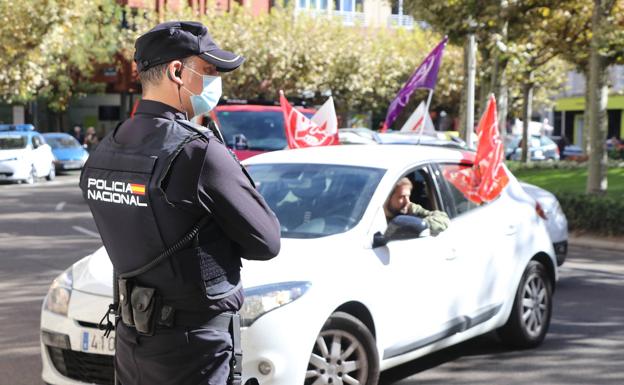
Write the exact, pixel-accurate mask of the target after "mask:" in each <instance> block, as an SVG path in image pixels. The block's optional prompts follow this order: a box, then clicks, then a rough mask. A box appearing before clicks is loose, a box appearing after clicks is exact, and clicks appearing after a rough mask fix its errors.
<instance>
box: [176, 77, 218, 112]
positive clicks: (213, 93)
mask: <svg viewBox="0 0 624 385" xmlns="http://www.w3.org/2000/svg"><path fill="white" fill-rule="evenodd" d="M185 68H186V69H188V70H190V71H191V72H193V73H194V74H196V75H198V76H201V77H202V80H203V88H202V91H201V93H200V94H199V95H195V94H193V93H192V92H191V91H189V89H188V88H186V87H184V86H182V88H184V89H185V90H186V92H188V93H189V94H191V105H192V106H193V116H192V117H193V118H194V117H196V116H199V115H204V114H207V113H208V112H210V111H212V109H213V108H215V107H216V106H217V103H219V99H221V92H222V89H221V77H220V76H210V75H202V74H200V73H198V72H196V71H195V70H193V69H192V68H190V67H185Z"/></svg>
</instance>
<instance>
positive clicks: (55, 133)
mask: <svg viewBox="0 0 624 385" xmlns="http://www.w3.org/2000/svg"><path fill="white" fill-rule="evenodd" d="M41 135H43V136H45V137H50V138H53V137H55V136H71V135H69V134H67V133H64V132H45V133H43V134H41ZM71 137H72V138H73V136H71Z"/></svg>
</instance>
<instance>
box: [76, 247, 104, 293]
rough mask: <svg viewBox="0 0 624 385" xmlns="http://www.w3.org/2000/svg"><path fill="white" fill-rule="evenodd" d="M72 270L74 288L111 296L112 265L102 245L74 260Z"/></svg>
mask: <svg viewBox="0 0 624 385" xmlns="http://www.w3.org/2000/svg"><path fill="white" fill-rule="evenodd" d="M72 270H73V271H72V272H73V275H74V287H73V289H74V290H78V291H82V292H85V293H90V294H96V295H104V296H109V297H112V296H113V265H112V264H111V261H110V259H108V254H107V253H106V249H105V248H104V246H102V247H100V248H99V249H97V250H96V251H95V252H94V253H93V254H91V255H87V256H86V257H84V258H82V259H81V260H79V261H78V262H76V263H75V264H74V266H73V269H72Z"/></svg>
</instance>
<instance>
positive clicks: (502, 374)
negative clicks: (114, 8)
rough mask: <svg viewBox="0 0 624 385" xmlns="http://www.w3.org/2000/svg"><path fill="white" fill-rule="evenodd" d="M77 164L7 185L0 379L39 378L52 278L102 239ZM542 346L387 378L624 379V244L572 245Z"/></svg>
mask: <svg viewBox="0 0 624 385" xmlns="http://www.w3.org/2000/svg"><path fill="white" fill-rule="evenodd" d="M94 232H95V224H94V223H93V220H92V218H91V215H90V214H89V213H88V210H87V207H86V205H85V204H84V203H83V202H82V198H81V196H80V192H79V190H78V188H77V173H73V174H70V175H64V176H60V177H59V178H57V180H55V181H54V182H45V181H41V182H40V183H39V184H36V185H34V186H27V185H0V263H1V265H0V266H2V268H1V269H0V294H1V295H2V300H0V323H1V325H2V326H1V327H0V383H2V384H4V383H6V384H11V385H22V384H24V385H26V384H28V385H30V384H41V380H40V374H41V363H40V358H39V354H40V352H39V312H40V308H41V303H42V299H43V297H44V296H45V293H46V291H47V289H48V286H49V284H50V282H51V281H52V279H54V277H55V276H56V275H58V274H59V273H60V272H62V271H63V270H64V269H65V268H67V267H68V266H70V265H71V264H72V263H73V262H75V261H77V260H78V259H80V258H82V257H83V256H84V255H86V254H88V253H90V252H92V251H94V250H95V249H97V248H98V247H99V246H100V244H101V242H100V240H99V239H98V238H96V237H94V234H93V233H94ZM561 273H562V274H561V280H560V282H559V285H558V288H557V292H556V294H555V295H556V297H555V308H554V318H553V321H552V325H551V330H550V333H549V335H548V337H547V340H546V342H545V343H544V345H543V346H541V347H540V348H538V349H535V350H530V351H509V350H505V349H504V348H502V347H501V346H500V345H499V344H498V343H497V341H496V338H495V337H494V336H492V335H487V336H484V337H480V338H478V339H475V340H472V341H469V342H467V343H464V344H462V345H460V346H458V347H454V348H450V349H446V350H444V351H443V352H440V353H437V354H434V355H433V356H431V357H428V358H426V359H420V360H416V361H412V362H410V363H408V364H405V365H402V366H400V367H398V368H395V369H392V370H390V371H388V372H386V373H384V374H383V375H382V379H381V384H382V385H416V384H418V385H423V384H446V385H448V384H451V385H454V384H510V385H515V384H540V385H542V384H553V385H554V384H557V385H559V384H561V385H563V384H566V385H570V384H573V385H590V384H591V385H593V384H600V385H603V384H605V385H611V384H612V385H616V384H617V385H621V384H624V300H622V298H624V253H622V252H613V251H606V250H597V249H589V248H583V247H573V248H571V249H570V256H569V260H568V261H567V262H566V264H565V265H564V267H563V268H562V269H561Z"/></svg>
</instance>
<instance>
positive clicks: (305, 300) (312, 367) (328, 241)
mask: <svg viewBox="0 0 624 385" xmlns="http://www.w3.org/2000/svg"><path fill="white" fill-rule="evenodd" d="M473 157H474V154H473V153H471V152H466V151H462V150H457V149H448V148H439V147H432V146H418V147H415V146H413V145H408V146H401V145H388V146H378V145H370V146H368V145H361V146H330V147H323V148H311V149H301V150H285V151H276V152H270V153H266V154H261V155H258V156H255V157H253V158H249V159H247V160H246V162H245V164H246V166H247V169H248V170H249V172H250V173H251V175H252V176H253V178H254V179H255V180H256V181H257V185H258V189H259V191H260V192H261V193H262V194H263V195H264V197H265V198H266V200H267V202H268V203H269V204H270V205H271V207H272V208H273V210H274V211H275V212H276V214H277V215H278V217H279V219H280V223H281V225H282V249H281V251H280V254H279V255H278V256H277V257H276V258H274V259H272V260H270V261H264V262H255V261H244V266H243V284H244V287H245V294H246V300H245V304H244V306H243V309H242V310H241V315H242V318H243V322H242V323H243V329H242V341H243V349H244V358H243V371H244V373H243V376H244V381H243V382H245V381H246V380H247V379H249V378H252V377H255V378H257V379H258V380H259V383H260V384H263V385H297V384H299V385H304V384H305V385H310V384H342V383H345V384H376V383H377V379H378V376H379V373H380V371H383V370H386V369H388V368H391V367H394V366H397V365H399V364H402V363H404V362H407V361H410V360H413V359H416V358H418V357H421V356H424V355H426V354H429V353H431V352H434V351H437V350H440V349H442V348H445V347H447V346H451V345H455V344H457V343H459V342H461V341H465V340H467V339H469V338H472V337H475V336H478V335H481V334H484V333H487V332H489V331H492V330H498V331H499V335H500V336H501V338H502V340H503V341H504V342H506V343H509V344H511V345H513V346H518V347H523V348H526V347H534V346H537V345H539V344H540V343H541V342H542V340H543V339H544V337H545V335H546V333H547V331H548V327H549V323H550V317H551V309H552V294H553V291H554V288H555V283H556V281H557V276H558V273H557V261H556V257H555V253H554V250H553V247H552V243H551V241H550V238H549V236H548V233H547V231H546V227H545V224H544V220H543V219H542V218H541V217H540V216H539V215H538V213H537V212H536V207H535V204H534V200H532V199H531V198H530V197H529V198H527V197H526V195H525V194H526V193H525V192H524V191H523V190H522V188H521V187H520V186H519V185H518V183H517V182H516V181H515V179H514V180H512V182H511V183H510V185H509V186H508V187H506V188H505V190H504V191H503V193H502V194H501V196H500V197H499V198H497V199H496V200H494V201H493V202H491V203H489V204H485V205H483V206H476V205H474V204H472V203H470V202H469V201H468V200H467V199H466V198H465V197H464V196H463V194H462V193H461V192H460V191H459V190H457V189H456V188H455V187H453V185H452V184H451V183H449V182H448V181H447V180H446V179H445V178H444V175H445V174H446V173H448V172H452V171H454V170H457V169H460V168H463V167H469V166H470V162H471V159H472V158H473ZM403 176H407V177H409V178H410V179H411V180H412V181H413V183H414V185H415V188H414V190H413V193H412V197H411V198H412V200H413V201H414V202H417V203H419V204H421V205H423V206H425V207H428V208H431V209H440V210H444V211H446V212H447V213H448V214H449V216H450V217H451V224H450V226H449V228H448V229H447V230H445V231H443V232H442V233H440V234H439V235H437V236H435V237H434V236H430V235H428V231H427V230H425V231H422V232H421V230H423V229H422V224H423V223H424V222H423V221H422V220H420V219H419V218H415V217H405V216H399V217H397V218H395V219H394V220H393V222H392V223H393V224H394V226H388V224H387V221H386V217H385V214H384V210H383V209H382V206H383V204H384V202H385V200H386V198H387V197H388V196H389V195H390V193H391V192H392V190H393V187H394V185H395V183H396V182H397V181H398V180H399V179H400V178H401V177H403ZM111 284H112V267H111V265H110V262H109V260H108V258H107V255H106V252H105V250H104V249H103V248H101V249H99V250H98V251H97V252H95V253H94V254H92V255H90V256H87V257H85V258H83V259H82V260H80V261H78V262H77V263H75V264H74V265H73V266H72V267H70V268H69V269H68V270H67V271H65V272H64V273H63V274H61V275H60V276H59V277H58V278H56V279H55V281H54V283H53V284H52V286H51V288H50V291H49V292H48V295H47V297H46V299H45V301H44V304H43V308H42V313H41V333H42V335H41V351H42V359H43V380H44V381H45V382H47V383H51V384H84V383H96V384H104V383H111V379H112V356H111V355H112V354H113V350H114V346H113V345H114V342H113V339H112V338H111V339H106V338H104V337H103V335H102V332H101V331H99V330H98V329H97V328H96V325H97V324H98V322H99V321H100V319H101V318H102V315H103V314H104V313H105V311H106V309H107V306H108V304H109V303H110V302H111V296H112V289H111Z"/></svg>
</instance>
